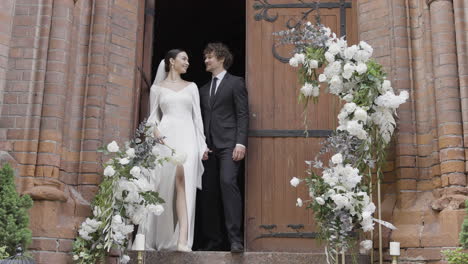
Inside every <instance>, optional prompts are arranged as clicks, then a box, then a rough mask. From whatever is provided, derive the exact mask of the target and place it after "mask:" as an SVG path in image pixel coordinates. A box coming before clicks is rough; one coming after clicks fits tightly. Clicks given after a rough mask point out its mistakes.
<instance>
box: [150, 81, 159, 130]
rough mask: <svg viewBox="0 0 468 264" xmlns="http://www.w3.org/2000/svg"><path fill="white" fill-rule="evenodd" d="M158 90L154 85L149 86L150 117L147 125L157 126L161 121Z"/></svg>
mask: <svg viewBox="0 0 468 264" xmlns="http://www.w3.org/2000/svg"><path fill="white" fill-rule="evenodd" d="M159 97H160V89H158V87H157V86H156V85H154V84H153V85H152V86H151V90H150V116H149V117H148V121H147V122H148V123H153V124H159V122H160V121H161V111H160V109H159Z"/></svg>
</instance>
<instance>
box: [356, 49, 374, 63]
mask: <svg viewBox="0 0 468 264" xmlns="http://www.w3.org/2000/svg"><path fill="white" fill-rule="evenodd" d="M371 56H372V53H369V52H367V51H365V50H359V51H357V52H356V54H354V57H353V59H354V60H355V61H357V62H366V61H368V60H369V58H370V57H371Z"/></svg>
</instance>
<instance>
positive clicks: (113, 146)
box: [107, 141, 119, 152]
mask: <svg viewBox="0 0 468 264" xmlns="http://www.w3.org/2000/svg"><path fill="white" fill-rule="evenodd" d="M107 150H108V151H109V152H118V151H119V145H117V142H115V141H112V142H111V143H109V144H108V145H107Z"/></svg>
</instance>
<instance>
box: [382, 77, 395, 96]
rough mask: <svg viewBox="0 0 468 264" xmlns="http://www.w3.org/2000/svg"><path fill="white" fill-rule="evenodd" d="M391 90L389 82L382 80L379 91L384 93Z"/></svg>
mask: <svg viewBox="0 0 468 264" xmlns="http://www.w3.org/2000/svg"><path fill="white" fill-rule="evenodd" d="M392 90H393V88H392V83H391V82H390V81H389V80H384V81H383V83H382V89H381V91H380V92H381V93H383V94H384V93H386V92H388V91H392Z"/></svg>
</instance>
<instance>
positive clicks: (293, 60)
mask: <svg viewBox="0 0 468 264" xmlns="http://www.w3.org/2000/svg"><path fill="white" fill-rule="evenodd" d="M289 65H291V66H293V67H297V66H299V62H298V61H297V59H296V58H295V57H292V58H291V59H289Z"/></svg>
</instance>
